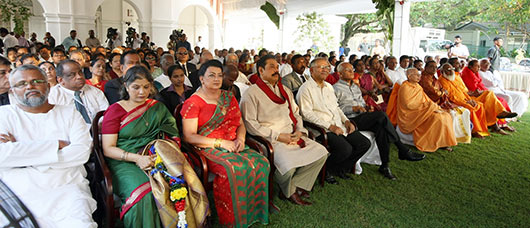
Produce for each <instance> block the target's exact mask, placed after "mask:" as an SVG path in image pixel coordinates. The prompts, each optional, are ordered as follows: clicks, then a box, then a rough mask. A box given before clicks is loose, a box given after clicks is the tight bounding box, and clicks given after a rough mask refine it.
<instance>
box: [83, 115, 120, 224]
mask: <svg viewBox="0 0 530 228" xmlns="http://www.w3.org/2000/svg"><path fill="white" fill-rule="evenodd" d="M104 112H105V111H100V112H98V113H97V114H96V116H95V117H94V120H93V121H92V126H91V133H92V154H91V156H90V157H91V158H90V160H91V161H93V162H94V170H93V176H92V177H91V178H89V181H90V189H91V190H92V197H94V198H95V199H96V201H97V209H96V212H94V214H95V215H97V217H98V218H97V220H96V218H95V220H96V222H98V226H100V227H103V226H106V227H114V223H115V221H116V218H117V217H119V204H120V202H119V200H118V202H116V203H115V202H114V200H115V198H114V194H113V192H112V174H111V173H110V170H109V168H108V166H107V163H106V162H105V156H104V155H103V147H102V145H101V138H100V137H101V132H100V128H101V126H100V123H99V121H100V119H101V117H103V113H104ZM116 198H117V197H116Z"/></svg>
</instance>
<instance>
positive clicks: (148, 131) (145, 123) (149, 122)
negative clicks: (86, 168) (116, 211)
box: [106, 102, 178, 228]
mask: <svg viewBox="0 0 530 228" xmlns="http://www.w3.org/2000/svg"><path fill="white" fill-rule="evenodd" d="M147 103H148V102H146V104H145V105H146V106H148V107H138V108H136V109H133V110H131V111H130V112H129V113H128V114H127V115H128V116H136V118H133V119H132V120H130V121H124V123H122V127H121V129H120V131H119V133H118V141H117V144H116V146H117V147H119V148H121V149H123V150H125V151H127V152H131V153H137V152H139V151H140V150H141V149H143V147H144V146H145V145H147V144H148V143H149V142H151V141H152V140H155V139H157V138H160V135H161V134H162V133H165V134H167V135H170V136H178V131H177V127H176V123H175V119H174V118H173V117H172V115H171V114H170V113H169V111H168V110H167V108H166V107H165V106H164V105H163V104H161V103H157V102H154V104H147ZM142 109H147V110H145V111H144V110H142ZM126 117H127V116H126ZM106 160H107V163H108V165H109V168H110V170H111V173H112V178H113V183H112V185H113V188H114V193H115V194H117V195H118V196H119V197H120V199H121V202H122V204H125V202H126V200H127V198H128V197H130V195H131V193H132V192H133V191H134V190H135V189H136V188H138V187H139V186H141V185H142V184H144V183H148V182H149V178H148V177H147V175H146V174H145V173H144V172H143V171H142V170H141V169H140V168H138V166H136V164H135V163H132V162H124V161H118V160H114V159H110V158H107V159H106ZM123 223H124V226H125V227H126V228H129V227H138V228H151V227H162V224H161V221H160V217H159V214H158V210H157V207H156V203H155V199H154V197H153V194H152V193H151V192H150V191H149V193H147V194H146V195H145V196H144V197H142V198H141V199H140V200H139V201H137V202H136V203H135V204H134V206H132V207H131V208H130V209H129V210H128V211H127V213H125V215H124V216H123Z"/></svg>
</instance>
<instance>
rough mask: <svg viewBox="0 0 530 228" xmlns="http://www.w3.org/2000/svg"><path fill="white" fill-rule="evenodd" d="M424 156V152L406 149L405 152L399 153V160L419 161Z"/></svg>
mask: <svg viewBox="0 0 530 228" xmlns="http://www.w3.org/2000/svg"><path fill="white" fill-rule="evenodd" d="M424 158H425V154H420V153H416V152H412V151H411V150H407V152H403V153H399V160H408V161H421V160H423V159H424Z"/></svg>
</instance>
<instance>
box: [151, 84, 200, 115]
mask: <svg viewBox="0 0 530 228" xmlns="http://www.w3.org/2000/svg"><path fill="white" fill-rule="evenodd" d="M184 86H185V87H186V89H185V90H184V94H183V97H181V96H180V95H179V94H178V93H177V92H175V91H174V90H173V88H171V87H172V86H168V87H167V88H165V89H163V90H162V91H160V92H159V93H158V94H157V95H156V96H155V99H157V100H158V101H160V102H162V103H163V104H164V105H166V107H167V109H168V110H169V112H170V113H173V112H174V111H175V108H176V107H177V106H178V105H179V104H182V103H184V100H186V99H188V98H189V97H191V95H193V93H194V92H195V90H193V89H192V88H191V87H188V86H186V85H184ZM170 88H171V89H170Z"/></svg>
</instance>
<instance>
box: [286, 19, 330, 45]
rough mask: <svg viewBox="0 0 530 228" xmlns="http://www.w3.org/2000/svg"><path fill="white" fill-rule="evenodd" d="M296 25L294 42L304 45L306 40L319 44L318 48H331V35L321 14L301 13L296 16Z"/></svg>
mask: <svg viewBox="0 0 530 228" xmlns="http://www.w3.org/2000/svg"><path fill="white" fill-rule="evenodd" d="M296 21H297V22H298V27H297V28H296V31H295V34H297V38H296V41H295V42H296V43H297V44H298V45H301V46H302V45H304V44H306V43H307V42H312V43H313V44H320V50H331V49H332V47H333V46H332V42H333V36H331V35H329V34H330V31H329V26H328V23H327V22H326V21H324V18H323V17H322V14H317V13H316V12H312V13H303V14H300V15H298V16H297V17H296Z"/></svg>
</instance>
